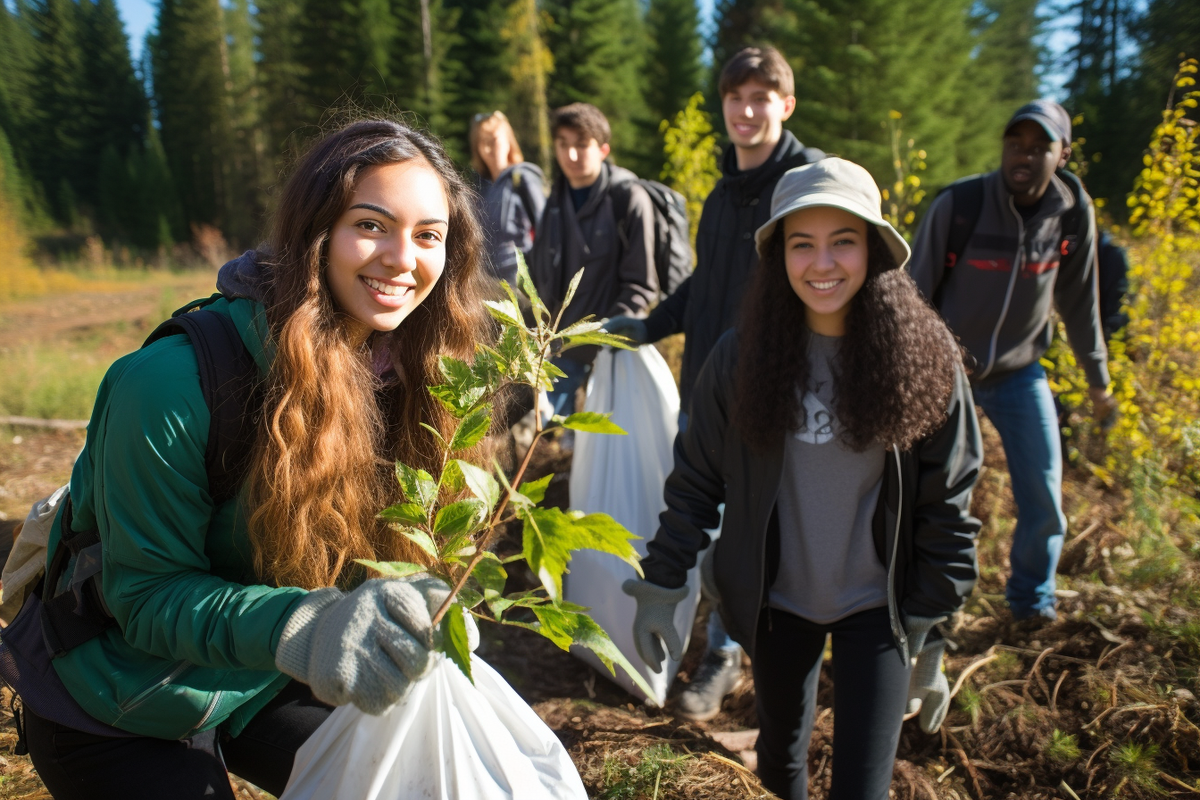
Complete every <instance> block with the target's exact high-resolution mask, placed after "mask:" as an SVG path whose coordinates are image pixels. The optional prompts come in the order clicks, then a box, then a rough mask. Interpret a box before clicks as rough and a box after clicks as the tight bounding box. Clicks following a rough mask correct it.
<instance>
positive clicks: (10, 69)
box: [0, 0, 49, 230]
mask: <svg viewBox="0 0 1200 800" xmlns="http://www.w3.org/2000/svg"><path fill="white" fill-rule="evenodd" d="M35 46H36V41H35V39H34V36H33V30H32V27H31V23H30V13H29V10H28V8H27V6H26V4H25V3H24V2H20V0H18V2H17V3H16V5H15V6H14V8H13V9H11V10H10V9H9V7H8V5H7V4H0V137H3V140H4V141H3V147H4V148H5V152H4V154H0V155H3V156H4V157H5V158H6V159H7V162H6V163H7V164H8V168H7V171H6V173H5V175H6V180H7V182H8V183H7V187H8V188H7V191H8V195H7V196H8V201H9V203H10V207H11V213H13V214H15V215H16V218H17V219H18V221H19V222H20V223H21V225H22V226H23V227H24V228H25V229H26V230H32V229H35V228H39V227H44V226H45V225H47V224H48V223H49V220H48V217H47V212H46V210H45V208H44V207H43V204H42V203H41V201H40V198H39V196H38V193H37V192H36V190H35V187H34V185H33V181H32V176H31V174H30V166H29V163H30V150H31V149H32V148H33V147H36V146H37V145H36V135H37V107H36V99H35V97H34V90H33V86H34V69H35V52H34V48H35Z"/></svg>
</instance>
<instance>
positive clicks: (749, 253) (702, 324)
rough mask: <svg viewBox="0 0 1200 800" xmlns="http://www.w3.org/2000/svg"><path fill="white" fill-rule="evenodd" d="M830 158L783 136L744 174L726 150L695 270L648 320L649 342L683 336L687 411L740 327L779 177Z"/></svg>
mask: <svg viewBox="0 0 1200 800" xmlns="http://www.w3.org/2000/svg"><path fill="white" fill-rule="evenodd" d="M824 157H825V154H824V153H822V152H821V151H820V150H818V149H816V148H815V147H805V146H804V145H803V144H801V143H800V140H799V139H797V138H796V137H795V136H794V135H793V134H792V133H791V132H790V131H784V132H783V137H782V138H781V139H780V140H779V144H777V145H776V146H775V150H774V151H773V152H772V153H771V157H770V158H768V159H767V160H766V161H765V162H764V163H763V164H762V165H760V166H758V167H755V168H754V169H751V170H746V171H745V172H742V171H741V170H739V169H738V168H737V154H736V153H735V152H734V148H733V146H732V145H730V146H729V147H727V148H726V149H725V156H724V159H723V160H722V166H721V172H722V175H723V177H722V178H721V180H719V181H717V185H716V186H714V187H713V190H712V192H711V193H710V194H709V195H708V198H707V199H706V200H705V201H704V210H703V211H702V212H701V214H700V225H699V227H698V229H697V231H696V269H695V271H694V272H693V273H692V275H691V277H690V278H688V279H687V280H685V281H684V282H683V283H682V284H680V286H679V288H678V289H676V290H675V292H674V293H673V294H672V295H671V296H670V297H667V298H665V299H664V300H663V301H662V302H661V303H659V304H658V307H657V308H655V309H654V311H653V312H652V313H651V314H650V316H649V318H647V320H646V332H647V334H648V341H651V342H657V341H658V340H659V339H661V338H663V337H664V336H670V335H671V334H673V333H680V332H683V333H684V334H686V336H687V338H686V339H685V341H684V344H683V364H682V368H681V371H680V377H679V397H680V403H681V406H680V407H681V408H683V409H685V410H686V409H687V407H688V401H689V399H690V397H691V393H692V385H693V384H694V383H695V382H696V376H697V375H699V374H700V367H701V366H703V364H704V360H705V359H706V358H708V354H709V353H710V352H712V349H713V346H714V345H716V343H717V340H718V339H720V338H721V334H723V333H725V331H727V330H729V329H730V328H732V327H733V326H734V323H736V322H737V314H738V309H739V308H740V307H741V304H742V295H743V294H745V291H746V287H747V286H748V285H749V283H750V276H751V275H753V274H754V268H755V267H757V266H758V252H757V251H756V250H755V249H754V232H755V231H756V230H758V229H759V228H760V227H761V226H762V225H763V224H764V223H765V222H766V221H767V220H768V219H770V218H771V195H772V194H774V192H775V184H776V183H777V182H778V181H779V178H780V176H782V175H783V173H785V172H787V171H788V170H789V169H793V168H794V167H802V166H804V165H805V164H809V163H812V162H813V161H817V160H818V159H821V158H824Z"/></svg>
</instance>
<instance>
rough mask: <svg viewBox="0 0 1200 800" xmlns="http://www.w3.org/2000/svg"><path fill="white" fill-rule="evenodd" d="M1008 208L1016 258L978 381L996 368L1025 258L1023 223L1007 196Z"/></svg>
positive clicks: (1010, 196)
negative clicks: (1014, 220) (1013, 224)
mask: <svg viewBox="0 0 1200 800" xmlns="http://www.w3.org/2000/svg"><path fill="white" fill-rule="evenodd" d="M1008 207H1009V209H1010V210H1011V211H1012V213H1013V216H1014V217H1016V218H1017V253H1016V258H1014V259H1013V265H1012V274H1010V275H1009V276H1008V291H1007V292H1005V294H1004V305H1003V306H1001V307H1000V318H999V319H998V320H996V327H995V328H994V329H993V330H992V341H991V344H990V345H989V346H988V362H987V366H986V367H984V369H983V371H982V372H980V373H979V380H982V379H983V378H986V377H987V376H988V375H989V374H990V373H991V371H992V367H994V366H996V345H997V343H998V342H999V341H1000V328H1001V327H1003V326H1004V320H1005V318H1006V317H1008V306H1009V304H1010V303H1012V296H1013V289H1014V288H1016V285H1017V273H1018V272H1019V271H1020V270H1021V267H1022V263H1021V262H1022V260H1023V259H1024V257H1025V221H1024V220H1023V219H1022V218H1021V214H1020V212H1019V211H1017V206H1016V204H1015V203H1014V202H1013V199H1012V195H1009V196H1008Z"/></svg>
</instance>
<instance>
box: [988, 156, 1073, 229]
mask: <svg viewBox="0 0 1200 800" xmlns="http://www.w3.org/2000/svg"><path fill="white" fill-rule="evenodd" d="M991 177H992V180H993V182H994V183H993V188H992V191H993V192H994V197H995V198H996V202H997V204H998V205H999V207H1000V208H1003V209H1011V208H1012V204H1011V203H1010V200H1011V198H1012V193H1011V192H1009V191H1008V187H1007V186H1005V185H1004V176H1002V175H1001V174H1000V170H996V171H995V172H992V173H991ZM1075 202H1076V201H1075V193H1074V192H1072V191H1071V187H1070V186H1068V185H1067V184H1066V182H1065V181H1064V180H1063V179H1062V178H1060V177H1058V176H1057V175H1053V176H1051V178H1050V185H1049V186H1047V187H1046V193H1045V194H1044V195H1042V205H1041V207H1040V208H1038V210H1037V213H1036V214H1034V215H1033V216H1032V217H1030V218H1029V221H1028V222H1026V223H1025V225H1026V227H1027V228H1028V226H1030V225H1034V224H1037V223H1039V222H1041V221H1042V220H1045V219H1051V218H1053V217H1061V216H1062V215H1063V214H1065V213H1067V212H1068V211H1070V210H1071V209H1072V208H1074V207H1075Z"/></svg>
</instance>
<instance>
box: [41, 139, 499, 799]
mask: <svg viewBox="0 0 1200 800" xmlns="http://www.w3.org/2000/svg"><path fill="white" fill-rule="evenodd" d="M471 198H472V192H471V191H470V189H469V188H468V187H467V186H466V185H465V184H464V183H463V181H462V180H461V178H459V177H458V175H457V173H456V171H455V169H454V166H453V164H452V163H451V161H450V160H449V159H448V158H447V157H446V155H445V153H444V152H443V150H442V148H441V146H440V144H439V143H438V142H437V141H436V140H434V139H432V138H431V137H429V136H427V135H425V134H423V133H421V132H419V131H416V130H413V129H411V128H409V127H407V126H405V125H402V124H400V123H397V122H393V121H390V120H382V119H376V120H365V121H360V122H356V123H353V124H350V125H348V126H346V127H344V128H342V129H340V130H338V131H336V132H334V133H332V134H330V135H328V136H326V137H324V138H323V139H321V140H320V141H318V142H317V143H316V144H315V145H314V146H313V147H312V148H311V150H310V151H309V152H308V154H307V155H306V156H305V157H304V158H303V159H302V160H301V161H300V163H299V165H298V167H297V169H296V171H295V173H294V174H293V175H292V177H291V178H290V180H289V181H288V183H287V185H286V187H285V188H284V190H283V192H282V195H281V197H280V203H279V210H278V212H277V213H276V215H275V222H274V230H273V234H272V236H271V239H270V242H271V244H270V247H269V249H266V250H265V251H264V252H260V253H248V254H246V255H245V256H243V257H242V258H241V259H239V260H238V261H236V262H232V263H231V264H230V265H227V267H226V269H225V270H223V272H222V275H221V278H220V281H219V284H220V286H221V288H222V289H223V293H222V295H221V296H219V297H218V298H217V299H214V300H212V301H211V302H209V303H208V304H207V305H205V307H204V308H205V311H206V312H208V313H210V314H216V315H220V316H222V317H225V318H227V320H229V321H231V322H232V329H234V330H236V335H237V336H238V337H239V338H240V342H241V345H242V346H244V350H245V352H246V353H248V354H249V356H250V357H251V358H252V359H253V365H254V367H253V368H252V369H254V372H255V374H256V381H255V382H256V383H257V388H256V391H255V393H254V395H253V396H254V397H255V398H256V399H255V400H253V401H250V402H248V403H247V407H246V416H245V417H244V419H248V420H250V425H251V428H250V430H251V431H252V433H251V435H250V436H249V437H248V440H249V441H248V444H247V447H246V448H245V455H246V463H245V466H244V469H242V470H241V472H240V474H239V475H238V478H239V480H238V482H237V483H236V484H235V487H234V488H235V491H234V492H232V493H230V495H229V496H224V495H222V494H221V493H220V491H219V489H218V487H216V486H213V485H210V481H209V477H210V475H211V474H212V471H211V470H212V465H211V464H206V445H207V444H208V442H209V437H210V435H214V434H215V431H210V424H215V422H214V421H215V420H217V418H218V409H209V408H207V407H206V398H207V396H206V395H204V394H203V393H202V391H203V390H202V387H201V384H200V381H201V380H203V373H202V372H201V373H200V374H199V376H198V364H202V363H203V358H201V357H200V355H202V354H200V355H198V352H197V350H196V348H195V347H194V345H193V343H192V340H190V339H189V337H188V336H177V335H171V336H164V337H163V338H160V339H157V340H156V341H154V342H153V343H151V344H148V345H147V346H145V347H143V348H142V349H140V350H138V351H136V352H134V353H131V354H129V355H127V356H125V357H123V358H121V359H119V360H118V361H117V362H116V363H115V364H114V365H113V366H112V368H110V370H109V371H108V374H107V375H106V376H105V378H104V381H103V384H102V385H101V387H100V391H99V394H98V396H97V399H96V405H95V410H94V412H93V414H92V419H91V422H90V424H89V427H88V435H87V443H86V447H85V449H84V450H83V452H82V454H81V455H80V457H79V459H78V461H77V462H76V463H75V467H74V471H73V473H72V477H71V484H70V500H69V502H68V503H66V504H64V508H63V511H62V512H60V514H59V517H58V519H57V521H56V523H55V528H54V530H53V533H52V536H51V540H50V546H49V550H50V555H51V562H53V558H54V554H55V553H56V551H57V550H58V549H59V542H60V540H62V539H63V538H69V537H73V536H74V535H76V534H81V533H84V532H86V531H88V530H91V529H94V530H95V531H96V532H97V534H98V539H99V550H100V551H101V553H102V559H101V560H102V572H101V573H100V575H99V576H98V580H97V581H96V583H95V590H96V594H97V596H96V597H95V598H94V604H96V605H97V606H98V607H99V606H102V608H103V612H104V613H106V614H107V615H109V616H110V617H111V620H112V621H111V624H110V625H109V626H108V627H106V628H105V629H104V630H103V631H102V632H101V633H100V634H99V635H96V636H94V638H90V639H88V640H87V641H85V642H83V643H80V644H78V645H77V646H74V647H70V648H68V649H66V650H65V652H62V653H60V654H58V657H57V658H55V659H54V661H53V662H52V663H53V667H54V669H52V670H51V672H53V673H56V675H57V678H60V679H61V683H59V684H58V686H59V687H60V688H62V689H64V691H65V693H66V694H65V696H62V697H59V698H56V699H55V701H54V702H49V703H47V702H41V703H31V702H29V701H36V700H38V699H39V698H36V697H30V698H28V700H27V702H26V703H25V706H26V710H25V713H24V714H23V716H24V719H25V738H26V739H27V741H28V747H29V751H30V754H31V756H32V758H33V762H34V765H35V766H36V767H37V770H38V772H39V774H40V775H41V777H42V779H43V780H44V782H45V783H46V786H47V787H48V788H49V789H50V791H51V792H52V793H53V795H54V796H55V797H56V798H59V800H71V799H72V798H91V799H92V800H94V799H95V798H110V797H111V798H118V797H119V798H147V800H148V799H149V798H163V797H171V798H197V799H198V798H201V797H207V798H229V800H232V798H233V794H232V792H231V790H230V784H229V781H228V778H227V775H226V766H228V769H230V770H232V771H233V772H235V773H236V774H238V775H240V776H242V777H244V778H246V779H248V780H251V781H253V782H254V783H256V784H258V785H259V786H261V787H263V788H264V789H267V790H268V791H270V792H273V793H275V794H279V793H281V792H282V791H283V788H284V785H285V784H286V782H287V779H288V775H289V774H290V771H291V768H292V761H293V758H294V754H295V752H296V750H297V748H298V747H299V746H300V745H301V744H302V743H303V742H304V741H305V740H306V739H307V738H308V737H309V736H310V735H311V734H312V732H313V731H314V730H315V729H316V728H317V727H318V726H319V725H320V724H321V722H322V721H324V720H325V719H326V718H327V717H328V715H329V713H330V712H331V711H332V706H335V705H341V704H347V703H354V704H355V705H356V706H358V707H359V708H361V709H363V710H364V711H367V712H369V713H381V712H382V711H383V710H385V709H386V708H388V707H389V706H391V705H393V704H394V703H396V702H398V701H399V700H401V699H402V698H403V697H404V696H405V695H406V693H407V692H408V690H409V688H410V687H411V685H412V683H414V682H415V681H417V680H418V679H420V678H421V677H422V675H423V674H424V673H425V672H426V671H427V670H428V668H429V667H430V663H431V657H430V655H431V654H430V650H429V649H428V646H429V642H430V641H431V640H434V641H436V634H435V633H434V632H433V631H432V630H431V617H432V615H433V614H434V613H435V612H436V610H437V609H438V607H439V606H440V605H441V603H442V601H443V600H444V599H445V597H446V596H447V594H448V591H449V590H448V588H447V587H446V586H445V585H444V584H442V583H441V582H439V581H437V580H435V579H433V578H430V577H429V576H424V577H421V578H414V579H399V580H382V579H375V580H366V581H364V580H363V578H364V575H363V574H362V569H361V568H360V567H358V566H357V565H356V564H355V559H363V558H365V559H382V560H403V561H420V560H421V553H420V552H419V551H417V550H416V548H415V547H413V546H411V545H410V544H408V543H407V541H406V540H405V539H404V537H401V536H398V535H396V534H395V533H394V532H393V531H391V530H389V529H388V528H387V527H386V526H385V525H384V524H383V523H381V522H380V521H379V520H378V519H376V514H377V512H378V511H379V510H380V509H381V508H383V507H385V506H387V505H388V504H390V503H394V502H397V501H398V500H399V494H400V490H399V487H398V486H397V484H396V479H395V476H394V473H393V466H392V465H393V462H394V461H395V460H396V459H403V460H404V461H405V462H406V463H409V464H417V465H424V466H426V467H429V466H433V463H432V462H433V461H434V459H436V458H437V457H438V450H437V447H436V445H435V442H434V440H433V436H432V434H431V433H429V432H428V431H426V430H424V429H422V428H421V426H420V425H421V423H430V424H432V425H433V426H434V427H435V428H438V429H440V430H441V431H442V432H443V434H444V435H449V434H450V433H451V432H452V431H453V420H452V419H451V418H450V417H449V415H448V414H447V412H445V410H444V409H442V408H441V407H440V406H439V404H438V403H437V402H436V401H434V400H433V398H432V397H431V396H430V395H429V392H428V391H426V388H425V387H426V386H427V385H428V384H430V383H437V382H440V380H441V379H440V377H438V357H439V355H442V354H446V355H452V356H456V357H459V358H469V357H470V356H471V354H472V353H473V352H474V350H475V347H476V345H477V343H479V342H480V341H483V340H485V339H486V337H487V334H488V332H489V331H490V323H489V322H488V320H487V318H486V315H485V313H484V311H483V306H482V303H481V297H482V295H483V293H484V291H486V288H487V287H486V282H484V281H483V280H481V278H480V269H481V264H482V238H481V235H480V231H479V227H478V223H477V222H476V221H475V215H474V211H473V209H472V208H471V202H472V200H471ZM188 316H193V315H188ZM210 318H211V317H210ZM198 378H199V379H198ZM237 455H239V454H238V453H232V454H231V456H237ZM64 528H65V530H64ZM75 562H82V559H81V558H80V559H76V560H75ZM75 562H72V563H75ZM70 569H71V568H70V567H68V571H70ZM74 569H75V573H74V577H75V578H82V577H83V574H82V573H80V572H79V570H80V568H79V567H75V568H74ZM52 572H53V570H52ZM68 577H70V576H64V580H65V579H66V578H68ZM53 583H54V584H57V586H56V585H52V582H51V581H50V580H47V584H46V587H45V588H44V589H43V590H42V591H43V595H44V596H45V600H46V603H47V604H50V603H51V602H53V600H54V596H55V595H58V594H61V590H60V589H59V588H58V587H59V586H61V585H62V582H58V581H55V582H53ZM69 584H70V586H68V589H67V591H71V590H72V589H76V588H77V587H78V585H79V582H78V581H75V580H70V581H69ZM58 631H59V632H60V633H63V632H64V631H63V629H61V628H59V629H58ZM66 633H69V631H66ZM40 699H43V700H44V699H45V698H40ZM34 704H36V705H38V707H39V708H40V709H41V711H39V712H38V713H34V711H33V710H32V705H34ZM81 728H82V729H81Z"/></svg>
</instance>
